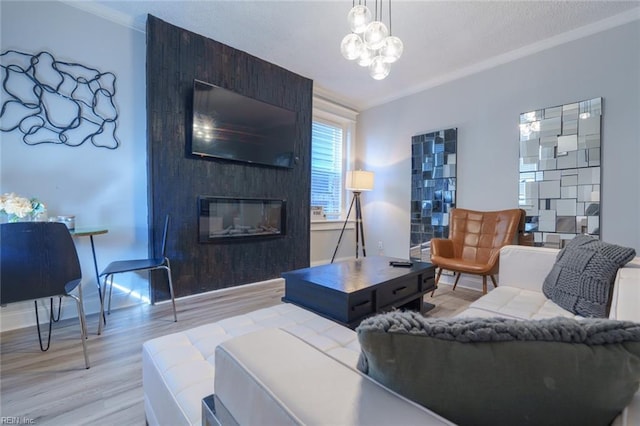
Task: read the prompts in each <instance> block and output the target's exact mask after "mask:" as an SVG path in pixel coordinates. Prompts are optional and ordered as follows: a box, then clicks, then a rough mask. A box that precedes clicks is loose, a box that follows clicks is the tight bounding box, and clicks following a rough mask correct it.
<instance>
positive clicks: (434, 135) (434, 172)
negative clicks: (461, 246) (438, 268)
mask: <svg viewBox="0 0 640 426" xmlns="http://www.w3.org/2000/svg"><path fill="white" fill-rule="evenodd" d="M457 137H458V129H456V128H452V129H446V130H439V131H436V132H431V133H425V134H421V135H417V136H413V137H412V138H411V249H410V257H411V259H412V260H421V261H426V262H428V261H429V242H430V241H431V239H432V238H447V237H448V236H449V211H450V210H451V208H453V207H455V205H456V162H457V161H456V158H457Z"/></svg>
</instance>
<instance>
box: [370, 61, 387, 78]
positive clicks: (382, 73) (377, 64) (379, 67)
mask: <svg viewBox="0 0 640 426" xmlns="http://www.w3.org/2000/svg"><path fill="white" fill-rule="evenodd" d="M390 71H391V64H390V63H388V62H385V61H384V57H383V56H376V57H375V58H373V61H372V62H371V65H369V74H370V75H371V77H373V78H374V79H376V80H382V79H384V78H385V77H386V76H388V75H389V72H390Z"/></svg>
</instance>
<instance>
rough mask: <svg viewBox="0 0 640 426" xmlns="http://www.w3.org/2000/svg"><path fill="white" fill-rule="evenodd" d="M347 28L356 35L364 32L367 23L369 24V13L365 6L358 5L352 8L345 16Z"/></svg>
mask: <svg viewBox="0 0 640 426" xmlns="http://www.w3.org/2000/svg"><path fill="white" fill-rule="evenodd" d="M347 20H348V21H349V27H350V28H351V31H353V32H354V33H356V34H361V33H363V32H364V30H365V28H367V25H369V22H371V11H370V10H369V8H368V7H367V6H365V5H362V4H359V5H356V6H354V7H353V8H352V9H351V10H350V11H349V14H348V15H347Z"/></svg>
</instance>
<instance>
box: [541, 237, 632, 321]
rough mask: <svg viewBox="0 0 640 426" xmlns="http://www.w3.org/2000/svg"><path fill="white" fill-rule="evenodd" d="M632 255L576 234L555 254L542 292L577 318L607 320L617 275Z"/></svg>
mask: <svg viewBox="0 0 640 426" xmlns="http://www.w3.org/2000/svg"><path fill="white" fill-rule="evenodd" d="M635 255H636V251H635V250H634V249H632V248H628V247H621V246H618V245H615V244H610V243H605V242H603V241H600V240H598V239H596V238H593V237H590V236H588V235H577V236H576V237H574V238H573V239H572V240H571V241H569V243H568V244H567V245H566V246H565V247H564V248H563V249H562V250H560V253H558V256H557V258H556V263H555V264H554V265H553V267H552V268H551V271H550V272H549V274H548V275H547V277H546V278H545V280H544V284H543V286H542V291H543V293H544V295H545V296H547V297H548V298H549V299H551V300H553V301H554V302H555V303H556V304H557V305H559V306H560V307H562V308H564V309H566V310H568V311H569V312H573V313H574V314H576V315H581V316H584V317H595V318H606V317H607V315H608V311H609V307H610V302H611V294H612V290H613V282H614V280H615V278H616V273H617V272H618V269H619V268H621V267H623V266H624V265H625V264H626V263H627V262H629V261H630V260H631V259H633V258H634V256H635Z"/></svg>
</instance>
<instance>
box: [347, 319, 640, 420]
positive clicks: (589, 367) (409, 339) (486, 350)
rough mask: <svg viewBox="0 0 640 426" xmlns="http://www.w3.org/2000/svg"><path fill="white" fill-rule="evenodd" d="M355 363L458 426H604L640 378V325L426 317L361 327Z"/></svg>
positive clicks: (624, 403) (369, 322)
mask: <svg viewBox="0 0 640 426" xmlns="http://www.w3.org/2000/svg"><path fill="white" fill-rule="evenodd" d="M357 333H358V339H359V341H360V345H361V348H362V352H361V354H360V359H359V362H358V369H360V370H361V371H362V372H364V373H365V374H367V375H369V376H370V377H371V378H373V379H374V380H376V381H378V382H379V383H381V384H383V385H384V386H386V387H388V388H390V389H392V390H394V391H396V392H398V393H399V394H401V395H404V396H405V397H407V398H409V399H411V400H413V401H415V402H417V403H418V404H421V405H423V406H425V407H427V408H429V409H430V410H432V411H434V412H436V413H438V414H440V415H441V416H443V417H445V418H447V419H449V420H451V421H453V422H454V423H456V424H458V425H461V426H464V425H473V426H480V425H492V426H495V425H519V426H520V425H536V426H538V425H563V426H570V425H580V426H583V425H587V424H588V425H608V424H610V423H611V422H612V421H613V420H614V418H615V417H616V416H617V415H618V414H619V413H620V412H621V411H622V410H623V409H624V407H626V406H627V405H628V404H629V402H630V401H631V399H632V398H633V395H634V393H635V392H636V391H637V390H638V385H639V383H640V324H637V323H633V322H623V321H614V320H609V319H585V320H574V319H569V318H553V319H547V320H538V321H536V320H526V321H520V320H513V319H505V318H424V317H423V316H421V315H420V314H419V313H416V312H390V313H387V314H381V315H377V316H375V317H371V318H368V319H366V320H364V321H363V322H362V323H361V324H360V326H359V327H358V328H357Z"/></svg>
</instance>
